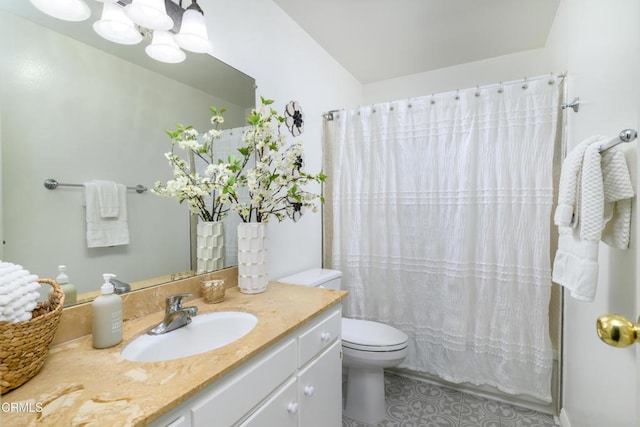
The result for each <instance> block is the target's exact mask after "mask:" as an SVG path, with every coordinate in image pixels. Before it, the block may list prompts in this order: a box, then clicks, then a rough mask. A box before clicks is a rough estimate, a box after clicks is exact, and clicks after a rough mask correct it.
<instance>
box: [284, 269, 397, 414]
mask: <svg viewBox="0 0 640 427" xmlns="http://www.w3.org/2000/svg"><path fill="white" fill-rule="evenodd" d="M341 278H342V273H341V272H339V271H337V270H328V269H320V268H316V269H311V270H305V271H302V272H300V273H297V274H294V275H291V276H287V277H284V278H282V279H280V280H278V281H279V282H282V283H290V284H296V285H304V286H312V287H321V288H328V289H340V288H341ZM408 339H409V338H408V337H407V335H406V334H405V333H404V332H402V331H400V330H398V329H396V328H394V327H392V326H389V325H385V324H384V323H380V322H372V321H368V320H358V319H349V318H343V319H342V355H343V358H342V364H343V368H345V370H346V373H347V393H346V399H345V405H344V408H343V414H344V415H345V416H346V417H348V418H351V419H353V420H356V421H359V422H363V423H366V424H377V423H378V422H380V421H382V420H383V419H384V418H385V411H386V407H385V400H384V368H391V367H393V366H397V365H398V364H400V363H401V362H402V361H403V360H404V359H405V357H407V353H408Z"/></svg>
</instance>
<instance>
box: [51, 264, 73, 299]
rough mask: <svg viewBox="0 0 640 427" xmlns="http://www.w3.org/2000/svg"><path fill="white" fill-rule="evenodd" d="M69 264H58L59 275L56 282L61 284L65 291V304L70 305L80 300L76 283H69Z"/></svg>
mask: <svg viewBox="0 0 640 427" xmlns="http://www.w3.org/2000/svg"><path fill="white" fill-rule="evenodd" d="M66 271H67V266H66V265H59V266H58V272H59V273H60V274H58V277H56V282H58V284H59V285H60V288H61V289H62V292H64V306H65V307H67V306H69V305H73V304H75V303H77V302H78V291H77V289H76V286H75V285H72V284H71V283H69V276H67V273H66Z"/></svg>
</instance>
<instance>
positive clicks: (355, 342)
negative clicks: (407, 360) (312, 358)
mask: <svg viewBox="0 0 640 427" xmlns="http://www.w3.org/2000/svg"><path fill="white" fill-rule="evenodd" d="M408 340H409V337H408V336H407V334H405V333H404V332H402V331H399V330H398V329H396V328H394V327H392V326H389V325H385V324H384V323H379V322H370V321H368V320H357V319H345V318H343V319H342V345H344V346H345V347H349V348H353V349H355V350H364V351H395V350H402V349H403V348H405V347H406V346H407V341H408Z"/></svg>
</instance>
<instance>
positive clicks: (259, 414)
mask: <svg viewBox="0 0 640 427" xmlns="http://www.w3.org/2000/svg"><path fill="white" fill-rule="evenodd" d="M298 411H299V406H298V382H297V381H296V378H291V379H290V380H289V381H288V382H287V383H286V384H285V385H284V386H283V387H282V388H281V389H280V390H279V391H278V392H277V393H276V394H275V395H273V396H272V397H271V398H270V399H269V400H268V401H267V402H266V403H265V404H264V405H262V406H261V407H260V409H258V410H257V411H256V412H254V413H253V414H252V415H251V416H250V417H249V418H247V420H246V421H245V422H243V423H242V424H240V427H270V426H273V427H276V426H277V427H296V426H297V425H298Z"/></svg>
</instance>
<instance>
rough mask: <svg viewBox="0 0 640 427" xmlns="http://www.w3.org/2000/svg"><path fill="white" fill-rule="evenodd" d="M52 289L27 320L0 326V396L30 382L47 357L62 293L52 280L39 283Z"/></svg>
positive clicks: (62, 300)
mask: <svg viewBox="0 0 640 427" xmlns="http://www.w3.org/2000/svg"><path fill="white" fill-rule="evenodd" d="M38 282H40V283H46V284H48V285H51V287H53V292H52V293H51V295H49V300H48V301H44V302H40V303H38V306H37V307H36V308H35V309H34V310H33V312H32V313H33V317H32V319H31V320H26V321H24V322H18V323H12V322H0V395H2V394H4V393H7V392H8V391H10V390H13V389H14V388H18V387H20V386H21V385H22V384H24V383H26V382H27V381H29V380H30V379H31V378H33V377H34V376H35V375H36V374H37V373H38V371H40V368H42V365H43V364H44V360H45V358H46V357H47V354H48V353H49V344H51V341H52V340H53V336H54V335H55V333H56V328H57V327H58V323H59V322H60V316H61V315H62V306H63V304H64V292H62V289H61V288H60V286H59V285H58V283H57V282H56V281H55V280H52V279H39V280H38Z"/></svg>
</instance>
